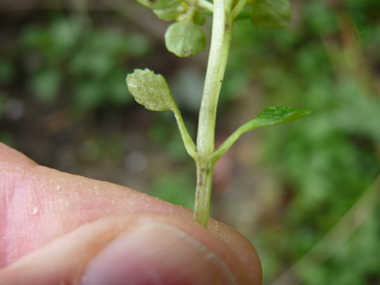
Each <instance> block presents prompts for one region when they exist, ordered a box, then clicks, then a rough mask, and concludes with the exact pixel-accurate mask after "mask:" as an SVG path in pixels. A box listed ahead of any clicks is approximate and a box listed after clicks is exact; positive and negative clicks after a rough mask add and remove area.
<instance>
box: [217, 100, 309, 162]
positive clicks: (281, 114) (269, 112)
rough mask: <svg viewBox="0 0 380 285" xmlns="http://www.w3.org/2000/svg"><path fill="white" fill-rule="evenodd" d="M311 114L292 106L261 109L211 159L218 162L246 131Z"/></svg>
mask: <svg viewBox="0 0 380 285" xmlns="http://www.w3.org/2000/svg"><path fill="white" fill-rule="evenodd" d="M309 114H310V110H297V109H294V108H290V107H268V108H266V109H264V110H263V111H261V112H260V113H259V114H258V115H257V116H256V117H255V118H254V119H253V120H251V121H249V122H248V123H245V124H244V125H242V126H241V127H240V128H238V129H237V130H236V131H235V132H234V133H233V134H232V135H231V136H230V137H229V138H228V139H226V141H225V142H224V143H223V144H222V145H221V146H220V147H219V148H218V149H217V150H216V151H215V152H214V153H213V154H212V156H211V159H212V160H213V161H214V162H216V161H217V160H218V159H219V158H220V157H221V156H222V155H223V154H224V153H225V152H226V151H227V150H228V149H229V148H230V147H231V146H232V145H233V144H234V142H235V141H236V140H237V139H238V138H239V137H240V136H241V135H242V134H244V133H245V132H247V131H250V130H254V129H256V128H259V127H265V126H270V125H278V124H282V123H285V122H289V121H293V120H297V119H299V118H302V117H304V116H306V115H309Z"/></svg>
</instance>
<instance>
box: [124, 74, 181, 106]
mask: <svg viewBox="0 0 380 285" xmlns="http://www.w3.org/2000/svg"><path fill="white" fill-rule="evenodd" d="M127 85H128V90H129V92H130V93H131V94H132V95H133V97H135V100H136V101H137V103H139V104H141V105H143V106H145V108H147V109H148V110H151V111H166V110H172V111H173V112H175V111H176V110H177V106H176V104H175V102H174V100H173V97H172V95H171V94H170V89H169V86H168V84H167V83H166V80H165V78H164V77H163V76H162V75H161V74H155V73H154V72H153V71H151V70H149V69H145V70H141V69H135V71H134V72H133V73H132V74H128V76H127Z"/></svg>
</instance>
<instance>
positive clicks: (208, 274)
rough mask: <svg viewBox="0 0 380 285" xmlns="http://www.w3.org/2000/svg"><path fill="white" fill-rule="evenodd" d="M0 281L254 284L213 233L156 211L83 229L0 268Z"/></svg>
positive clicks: (226, 247)
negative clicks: (131, 281) (130, 281)
mask: <svg viewBox="0 0 380 285" xmlns="http://www.w3.org/2000/svg"><path fill="white" fill-rule="evenodd" d="M0 278H3V279H1V280H4V282H5V283H2V284H12V285H13V284H15V285H16V284H31V285H33V284H39V285H43V284H60V282H66V284H85V285H88V284H110V285H111V284H128V283H125V282H124V281H125V280H131V278H135V279H134V280H135V281H136V282H137V281H139V282H143V281H144V280H145V281H146V278H151V279H148V280H149V281H152V280H153V279H154V278H156V279H157V280H159V281H160V282H162V284H260V283H254V282H253V281H252V280H251V279H250V277H249V275H248V273H247V270H246V268H245V267H244V266H243V265H242V264H241V262H240V261H239V258H238V257H237V256H236V254H235V253H234V252H233V251H232V250H231V248H230V247H229V246H227V245H226V244H225V242H224V241H223V240H221V239H220V238H219V237H218V236H217V235H216V234H215V233H213V232H212V231H209V230H207V229H204V228H203V227H201V226H199V225H197V224H195V223H194V222H193V221H191V220H188V219H185V218H183V217H178V216H172V215H166V214H165V215H163V214H157V213H155V214H136V215H128V216H113V217H107V218H104V219H101V220H98V221H96V222H94V223H91V224H87V225H84V226H82V227H80V228H78V229H76V230H74V231H73V232H71V233H69V234H67V235H65V236H63V237H61V238H59V239H57V240H55V241H54V242H52V243H50V244H48V245H47V246H45V247H44V248H41V249H39V250H37V251H35V252H32V253H30V254H28V255H26V256H25V257H23V258H21V259H20V260H19V261H17V262H16V263H14V264H13V265H11V266H9V267H8V268H5V269H3V270H1V271H0ZM110 278H111V279H110ZM112 278H113V279H112ZM144 278H145V279H144ZM152 278H153V279H152ZM123 280H124V281H123ZM157 280H156V281H157ZM7 282H8V283H7ZM25 282H27V283H25ZM99 282H100V283H99ZM118 282H119V283H118ZM137 284H141V283H137ZM142 284H146V283H142Z"/></svg>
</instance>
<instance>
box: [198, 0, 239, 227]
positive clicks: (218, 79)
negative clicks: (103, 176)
mask: <svg viewBox="0 0 380 285" xmlns="http://www.w3.org/2000/svg"><path fill="white" fill-rule="evenodd" d="M231 29H232V18H231V17H229V16H228V15H226V10H225V4H224V0H215V1H214V17H213V27H212V37H211V46H210V54H209V60H208V64H207V72H206V80H205V86H204V90H203V97H202V103H201V108H200V113H199V122H198V135H197V151H198V155H199V158H200V159H199V160H198V161H196V164H197V187H196V195H195V207H194V220H195V221H197V222H198V223H200V224H201V225H203V226H204V227H207V220H208V214H209V207H210V198H209V197H210V193H211V184H212V171H213V168H214V162H212V161H211V160H210V156H211V155H212V154H213V152H214V143H215V121H216V109H217V105H218V99H219V93H220V88H221V85H222V82H223V76H224V71H225V68H226V65H227V59H228V53H229V48H230V42H231Z"/></svg>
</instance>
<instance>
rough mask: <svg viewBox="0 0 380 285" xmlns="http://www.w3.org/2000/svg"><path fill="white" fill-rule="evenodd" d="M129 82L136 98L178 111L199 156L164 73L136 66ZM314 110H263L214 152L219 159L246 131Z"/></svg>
mask: <svg viewBox="0 0 380 285" xmlns="http://www.w3.org/2000/svg"><path fill="white" fill-rule="evenodd" d="M127 85H128V89H129V91H130V93H131V94H132V95H133V96H134V97H135V100H136V101H137V102H138V103H139V104H141V105H143V106H145V108H147V109H149V110H152V111H166V110H171V111H173V112H174V114H175V116H176V119H177V123H178V126H179V128H180V132H181V135H182V138H183V140H184V143H185V147H186V150H187V151H188V153H189V154H190V155H191V156H192V157H194V158H196V146H195V144H194V142H193V140H192V139H191V138H190V136H189V134H188V133H187V130H186V127H185V125H184V123H183V121H182V118H181V116H180V112H179V110H178V107H177V105H176V103H175V101H174V99H173V97H172V95H171V93H170V89H169V86H168V84H167V83H166V80H165V78H164V77H163V76H162V75H160V74H154V72H153V71H151V70H149V69H145V70H141V69H136V70H135V71H134V73H132V74H128V77H127ZM309 113H310V111H309V110H297V109H294V108H290V107H268V108H266V109H264V110H263V111H262V112H260V113H259V114H258V115H257V116H256V117H255V118H254V119H253V120H251V121H249V122H248V123H245V124H244V125H242V126H241V127H240V128H238V129H237V130H236V131H235V132H234V133H233V134H232V135H231V136H230V137H229V138H228V139H227V140H226V141H225V142H224V143H223V144H222V145H221V146H220V147H219V148H218V149H217V150H216V151H215V152H214V153H213V154H212V156H211V159H212V160H213V161H214V162H215V161H216V160H218V159H219V158H220V157H221V156H222V155H223V154H224V153H225V152H226V151H227V150H228V149H229V148H230V147H231V146H232V145H233V144H234V142H235V141H236V140H237V139H238V138H239V137H240V136H241V135H242V134H243V133H245V132H247V131H250V130H254V129H256V128H259V127H265V126H269V125H277V124H282V123H285V122H289V121H293V120H296V119H299V118H302V117H303V116H306V115H308V114H309Z"/></svg>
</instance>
